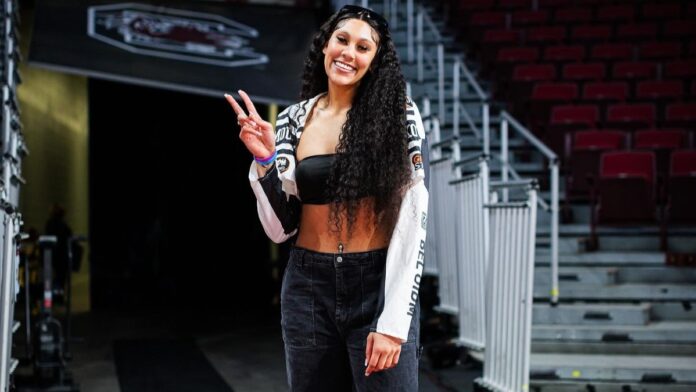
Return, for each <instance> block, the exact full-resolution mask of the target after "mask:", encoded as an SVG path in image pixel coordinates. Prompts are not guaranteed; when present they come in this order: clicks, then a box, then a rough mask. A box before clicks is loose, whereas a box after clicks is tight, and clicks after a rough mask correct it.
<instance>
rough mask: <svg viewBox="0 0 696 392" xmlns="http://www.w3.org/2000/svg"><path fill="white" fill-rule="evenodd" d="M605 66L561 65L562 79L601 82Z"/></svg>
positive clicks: (602, 64)
mask: <svg viewBox="0 0 696 392" xmlns="http://www.w3.org/2000/svg"><path fill="white" fill-rule="evenodd" d="M605 73H606V66H605V65H604V63H570V64H564V65H563V79H568V80H578V81H579V80H601V79H604V75H605Z"/></svg>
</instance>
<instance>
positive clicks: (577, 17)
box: [553, 8, 592, 24]
mask: <svg viewBox="0 0 696 392" xmlns="http://www.w3.org/2000/svg"><path fill="white" fill-rule="evenodd" d="M553 20H554V22H555V23H556V24H574V23H588V22H591V21H592V9H591V8H559V9H557V10H556V13H555V14H554V17H553Z"/></svg>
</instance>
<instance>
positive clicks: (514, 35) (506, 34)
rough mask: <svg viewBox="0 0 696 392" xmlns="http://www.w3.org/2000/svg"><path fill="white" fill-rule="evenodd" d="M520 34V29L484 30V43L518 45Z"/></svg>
mask: <svg viewBox="0 0 696 392" xmlns="http://www.w3.org/2000/svg"><path fill="white" fill-rule="evenodd" d="M521 36H522V34H521V32H520V30H512V29H491V30H486V32H485V33H484V34H483V43H484V44H501V43H505V44H512V45H519V44H520V37H521Z"/></svg>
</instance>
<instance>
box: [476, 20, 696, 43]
mask: <svg viewBox="0 0 696 392" xmlns="http://www.w3.org/2000/svg"><path fill="white" fill-rule="evenodd" d="M695 33H696V27H695V26H694V25H693V23H691V21H688V20H680V21H676V22H671V21H664V22H640V23H627V24H622V25H618V26H614V25H609V24H581V25H575V26H573V25H570V26H567V25H566V24H562V25H555V24H553V25H547V26H535V27H517V28H515V27H510V28H508V27H505V28H503V26H497V25H496V26H487V28H486V29H485V30H483V35H482V37H481V38H482V42H483V43H484V44H499V43H508V44H517V45H524V44H527V45H545V44H553V43H556V44H561V43H564V42H567V41H571V42H583V43H602V42H606V43H609V42H617V43H620V42H633V40H635V39H644V40H647V41H653V40H657V39H660V40H667V41H669V40H672V39H674V40H679V39H683V38H689V37H693V36H694V34H695Z"/></svg>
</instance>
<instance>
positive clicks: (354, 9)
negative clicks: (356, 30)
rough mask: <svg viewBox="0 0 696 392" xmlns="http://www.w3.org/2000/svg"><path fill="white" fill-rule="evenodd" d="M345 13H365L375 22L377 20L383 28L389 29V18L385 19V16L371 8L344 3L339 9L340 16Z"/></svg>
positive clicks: (359, 14) (358, 14) (360, 14)
mask: <svg viewBox="0 0 696 392" xmlns="http://www.w3.org/2000/svg"><path fill="white" fill-rule="evenodd" d="M345 14H355V15H357V16H362V15H364V16H365V18H367V19H372V20H374V21H375V22H377V25H378V26H379V27H380V28H383V29H385V30H388V29H389V23H387V20H386V19H384V17H383V16H382V15H380V14H378V13H376V12H375V11H372V10H371V9H369V8H363V7H360V6H357V5H344V6H343V7H342V8H341V9H340V10H339V11H338V16H341V15H345Z"/></svg>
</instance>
